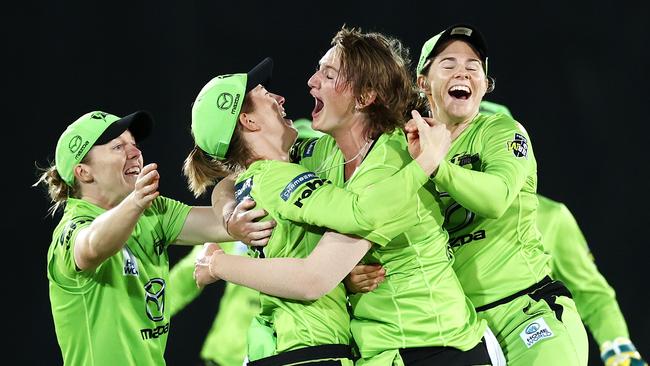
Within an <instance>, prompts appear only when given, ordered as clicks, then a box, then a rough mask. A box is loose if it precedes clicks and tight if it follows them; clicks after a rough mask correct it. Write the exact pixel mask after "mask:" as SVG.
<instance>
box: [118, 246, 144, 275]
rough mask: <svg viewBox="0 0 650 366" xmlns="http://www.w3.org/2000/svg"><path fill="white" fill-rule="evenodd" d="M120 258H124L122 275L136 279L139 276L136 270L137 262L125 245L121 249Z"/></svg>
mask: <svg viewBox="0 0 650 366" xmlns="http://www.w3.org/2000/svg"><path fill="white" fill-rule="evenodd" d="M122 257H123V258H124V266H123V271H122V275H124V276H134V277H138V275H139V274H140V271H139V270H138V261H137V260H136V258H135V255H133V253H132V252H131V250H130V249H129V247H128V246H126V245H125V246H124V247H123V248H122Z"/></svg>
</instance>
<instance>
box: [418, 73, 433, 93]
mask: <svg viewBox="0 0 650 366" xmlns="http://www.w3.org/2000/svg"><path fill="white" fill-rule="evenodd" d="M418 87H419V88H420V89H422V91H423V92H424V94H426V95H431V84H429V81H428V80H427V77H426V76H424V75H418Z"/></svg>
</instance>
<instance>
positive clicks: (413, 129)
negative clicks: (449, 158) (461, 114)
mask: <svg viewBox="0 0 650 366" xmlns="http://www.w3.org/2000/svg"><path fill="white" fill-rule="evenodd" d="M411 116H413V118H412V119H411V120H409V121H408V122H407V123H406V125H405V126H404V130H405V131H406V138H407V139H408V149H409V153H410V154H411V157H413V159H415V160H416V161H417V162H418V164H420V166H421V167H422V169H423V170H424V171H425V172H426V173H427V174H429V175H432V174H435V172H436V171H437V170H438V166H439V165H440V162H441V161H442V160H443V159H444V158H445V156H446V155H447V152H448V151H449V148H450V146H451V133H450V132H449V130H448V129H447V126H445V124H443V123H439V122H437V121H435V120H434V119H433V118H429V117H426V118H425V117H422V116H420V113H418V112H417V111H415V110H413V111H411Z"/></svg>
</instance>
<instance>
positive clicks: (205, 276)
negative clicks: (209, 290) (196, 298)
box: [193, 243, 224, 288]
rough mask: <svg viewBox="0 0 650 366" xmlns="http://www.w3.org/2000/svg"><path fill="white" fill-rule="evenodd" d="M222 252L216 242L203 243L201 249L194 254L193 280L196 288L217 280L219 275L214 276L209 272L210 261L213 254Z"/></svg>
mask: <svg viewBox="0 0 650 366" xmlns="http://www.w3.org/2000/svg"><path fill="white" fill-rule="evenodd" d="M220 254H224V251H223V250H222V249H221V248H220V247H219V245H218V244H217V243H205V244H203V250H202V251H201V252H200V253H199V254H198V255H197V256H196V260H195V261H194V273H193V277H194V281H196V286H197V287H198V288H203V287H205V286H206V285H209V284H211V283H214V282H217V281H219V277H216V276H214V275H213V274H212V273H211V272H210V262H211V260H212V257H213V256H215V255H220Z"/></svg>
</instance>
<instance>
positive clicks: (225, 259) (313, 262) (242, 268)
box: [210, 232, 371, 300]
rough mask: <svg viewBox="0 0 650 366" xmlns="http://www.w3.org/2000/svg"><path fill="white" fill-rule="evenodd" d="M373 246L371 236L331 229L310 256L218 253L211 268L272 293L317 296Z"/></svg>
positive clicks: (221, 275) (290, 296) (304, 297)
mask: <svg viewBox="0 0 650 366" xmlns="http://www.w3.org/2000/svg"><path fill="white" fill-rule="evenodd" d="M370 246H371V244H370V242H368V241H367V240H363V239H360V238H356V237H350V236H346V235H342V234H338V233H332V232H328V233H326V234H325V235H323V237H322V238H321V240H320V242H319V243H318V245H317V246H316V248H314V250H313V251H312V252H311V253H310V254H309V256H308V257H307V258H267V259H253V258H248V257H239V256H230V255H214V256H213V257H212V260H211V261H210V272H211V273H212V274H213V275H214V276H216V277H219V278H222V279H225V280H227V281H230V282H233V283H235V284H238V285H243V286H246V287H250V288H252V289H254V290H257V291H260V292H263V293H266V294H269V295H272V296H278V297H283V298H287V299H294V300H314V299H318V298H319V297H321V296H323V295H325V294H327V293H328V292H330V291H331V290H332V289H333V288H334V287H336V285H337V284H339V283H340V282H341V281H342V280H343V278H344V277H345V276H346V275H347V274H348V273H350V271H351V270H352V268H354V266H355V265H356V264H357V263H358V262H359V261H360V260H361V258H363V256H364V255H365V254H366V253H367V252H368V250H369V249H370Z"/></svg>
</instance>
